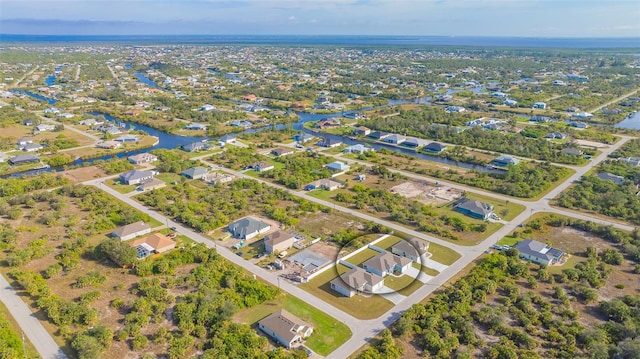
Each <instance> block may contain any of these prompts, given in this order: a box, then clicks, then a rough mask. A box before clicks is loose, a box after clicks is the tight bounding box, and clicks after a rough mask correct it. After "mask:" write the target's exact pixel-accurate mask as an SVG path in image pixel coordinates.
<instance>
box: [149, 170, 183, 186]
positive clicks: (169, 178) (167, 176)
mask: <svg viewBox="0 0 640 359" xmlns="http://www.w3.org/2000/svg"><path fill="white" fill-rule="evenodd" d="M156 178H157V179H159V180H161V181H163V182H164V183H165V184H166V185H167V186H170V185H172V184H173V183H174V182H180V179H181V178H184V177H182V176H180V175H179V174H176V173H170V172H163V173H160V174H159V175H157V176H156Z"/></svg>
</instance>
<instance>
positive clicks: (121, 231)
mask: <svg viewBox="0 0 640 359" xmlns="http://www.w3.org/2000/svg"><path fill="white" fill-rule="evenodd" d="M148 233H151V226H150V225H148V224H147V223H144V222H142V221H140V222H136V223H131V224H127V225H124V226H122V227H118V228H116V229H114V230H113V232H111V236H112V237H115V238H118V239H120V240H121V241H128V240H129V239H132V238H135V237H138V236H142V235H145V234H148Z"/></svg>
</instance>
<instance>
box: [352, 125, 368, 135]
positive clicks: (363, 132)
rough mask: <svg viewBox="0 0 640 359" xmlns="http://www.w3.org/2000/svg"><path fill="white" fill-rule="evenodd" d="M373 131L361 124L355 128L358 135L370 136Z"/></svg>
mask: <svg viewBox="0 0 640 359" xmlns="http://www.w3.org/2000/svg"><path fill="white" fill-rule="evenodd" d="M370 133H371V130H370V129H369V128H368V127H364V126H359V127H356V128H355V129H354V130H353V134H354V135H358V136H368V135H369V134H370Z"/></svg>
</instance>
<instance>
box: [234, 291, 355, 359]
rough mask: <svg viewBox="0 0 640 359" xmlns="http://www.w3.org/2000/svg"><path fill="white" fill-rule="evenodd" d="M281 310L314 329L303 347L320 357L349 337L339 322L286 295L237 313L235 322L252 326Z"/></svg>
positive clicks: (347, 330)
mask: <svg viewBox="0 0 640 359" xmlns="http://www.w3.org/2000/svg"><path fill="white" fill-rule="evenodd" d="M281 308H284V309H285V310H287V311H289V312H290V313H291V314H293V315H295V316H297V317H299V318H300V319H302V320H304V321H306V322H308V323H309V324H311V325H312V326H313V327H314V333H313V334H312V335H311V336H310V337H309V338H307V340H306V343H305V345H306V346H308V347H309V348H310V349H311V350H313V351H314V352H316V353H318V354H320V355H323V356H326V355H328V354H329V353H331V352H332V351H334V350H336V348H338V347H339V346H340V345H342V343H344V342H345V341H347V339H349V338H350V337H351V331H350V330H349V327H347V326H346V325H345V324H343V323H342V322H341V321H340V320H338V319H335V318H333V317H331V316H329V315H328V314H326V313H324V312H321V311H320V310H318V309H316V308H314V307H312V306H311V305H309V304H307V303H305V302H303V301H302V300H300V299H298V298H296V297H294V296H291V295H287V294H283V295H282V296H281V297H280V298H277V299H275V300H272V301H269V302H265V303H262V304H260V305H257V306H255V307H252V308H249V309H247V310H245V311H243V312H241V313H238V315H236V320H238V321H241V322H243V323H247V324H251V325H253V324H255V323H257V322H258V321H259V320H261V319H262V318H264V317H266V316H268V315H269V314H271V313H273V312H275V311H277V310H279V309H281Z"/></svg>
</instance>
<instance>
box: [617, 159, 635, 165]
mask: <svg viewBox="0 0 640 359" xmlns="http://www.w3.org/2000/svg"><path fill="white" fill-rule="evenodd" d="M618 161H622V162H626V163H628V164H630V165H632V166H640V157H627V158H618Z"/></svg>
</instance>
